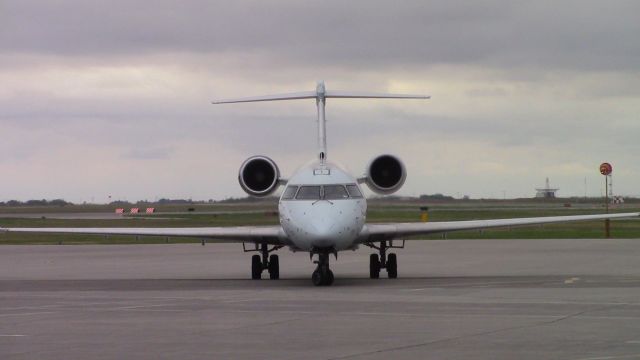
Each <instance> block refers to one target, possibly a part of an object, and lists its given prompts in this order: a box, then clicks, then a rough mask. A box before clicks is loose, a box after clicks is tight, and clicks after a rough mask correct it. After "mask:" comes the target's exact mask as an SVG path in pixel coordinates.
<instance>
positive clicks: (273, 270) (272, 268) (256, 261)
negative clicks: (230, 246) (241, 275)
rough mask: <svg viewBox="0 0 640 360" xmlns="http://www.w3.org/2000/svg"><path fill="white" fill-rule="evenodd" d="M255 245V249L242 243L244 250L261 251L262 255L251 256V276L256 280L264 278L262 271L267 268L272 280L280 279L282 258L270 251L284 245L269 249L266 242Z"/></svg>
mask: <svg viewBox="0 0 640 360" xmlns="http://www.w3.org/2000/svg"><path fill="white" fill-rule="evenodd" d="M255 245H256V247H255V249H247V248H246V247H245V245H244V243H243V244H242V249H243V250H244V252H251V251H256V252H259V253H260V255H253V256H252V257H251V278H252V279H254V280H260V279H261V278H262V272H263V271H264V270H267V271H268V272H269V278H270V279H271V280H277V279H279V278H280V260H279V259H278V255H276V254H273V255H269V253H270V252H272V251H276V250H278V249H280V248H282V246H274V247H272V248H271V249H269V245H268V244H266V243H263V244H259V245H258V244H255Z"/></svg>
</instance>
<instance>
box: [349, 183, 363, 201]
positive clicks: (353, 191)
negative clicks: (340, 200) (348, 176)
mask: <svg viewBox="0 0 640 360" xmlns="http://www.w3.org/2000/svg"><path fill="white" fill-rule="evenodd" d="M347 191H349V196H351V197H352V198H361V197H362V193H361V192H360V189H358V185H355V184H351V185H347Z"/></svg>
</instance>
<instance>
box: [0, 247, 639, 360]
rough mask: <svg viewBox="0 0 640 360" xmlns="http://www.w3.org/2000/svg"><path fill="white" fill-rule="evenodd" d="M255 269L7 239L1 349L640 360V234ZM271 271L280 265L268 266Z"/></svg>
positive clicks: (203, 257)
mask: <svg viewBox="0 0 640 360" xmlns="http://www.w3.org/2000/svg"><path fill="white" fill-rule="evenodd" d="M278 253H279V254H280V275H281V279H280V280H268V279H264V280H260V281H258V280H250V279H249V278H250V255H251V254H244V253H243V252H242V246H241V245H240V244H212V243H210V244H207V245H206V246H201V245H195V244H180V245H175V244H172V245H113V246H112V245H88V246H79V245H52V246H27V245H25V246H1V247H0V358H1V359H127V358H133V359H301V358H304V359H576V360H578V359H580V360H587V359H589V360H604V359H640V240H635V239H628V240H604V239H601V240H437V241H419V240H416V241H408V242H407V247H406V248H405V249H403V250H398V251H397V254H398V261H399V267H398V272H399V278H398V279H395V280H392V279H387V278H385V277H386V274H385V273H384V272H383V273H382V274H381V279H378V280H373V279H369V278H368V258H369V253H371V249H369V248H366V247H363V248H361V249H360V250H359V251H356V252H344V253H340V254H339V256H338V260H337V261H335V260H334V259H333V257H332V259H331V260H332V263H331V267H332V270H333V271H334V273H335V276H336V280H335V283H334V285H333V286H331V287H314V286H313V285H312V284H311V280H310V275H311V272H312V270H313V266H314V265H313V264H312V263H311V262H310V261H309V256H308V254H305V253H291V252H289V251H288V250H285V249H282V250H280V251H279V252H278ZM263 277H268V276H263Z"/></svg>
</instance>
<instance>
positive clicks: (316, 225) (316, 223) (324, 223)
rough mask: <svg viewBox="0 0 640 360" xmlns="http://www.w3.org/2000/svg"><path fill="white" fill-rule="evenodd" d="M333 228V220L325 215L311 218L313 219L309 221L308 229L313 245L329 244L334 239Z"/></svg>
mask: <svg viewBox="0 0 640 360" xmlns="http://www.w3.org/2000/svg"><path fill="white" fill-rule="evenodd" d="M333 228H334V222H333V221H331V220H330V219H328V218H326V217H320V218H316V219H313V221H312V222H311V229H309V230H310V231H309V233H310V235H311V237H312V244H313V246H317V247H326V246H331V245H332V244H333V242H334V241H335V234H334V233H333Z"/></svg>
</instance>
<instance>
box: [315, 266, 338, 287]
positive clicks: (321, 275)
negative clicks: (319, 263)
mask: <svg viewBox="0 0 640 360" xmlns="http://www.w3.org/2000/svg"><path fill="white" fill-rule="evenodd" d="M333 280H334V277H333V271H331V270H329V269H327V270H326V271H320V270H318V269H316V270H314V272H313V274H311V281H312V282H313V285H315V286H330V285H331V284H333Z"/></svg>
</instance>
